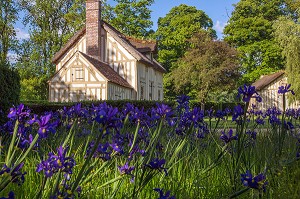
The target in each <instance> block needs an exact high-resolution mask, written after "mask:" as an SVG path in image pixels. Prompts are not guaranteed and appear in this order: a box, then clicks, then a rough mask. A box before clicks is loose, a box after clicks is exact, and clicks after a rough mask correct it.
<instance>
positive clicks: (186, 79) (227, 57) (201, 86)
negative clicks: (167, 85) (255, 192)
mask: <svg viewBox="0 0 300 199" xmlns="http://www.w3.org/2000/svg"><path fill="white" fill-rule="evenodd" d="M189 41H190V43H191V44H192V45H191V48H190V49H189V50H187V52H186V53H185V55H184V57H183V58H181V59H179V60H178V62H177V63H176V65H177V67H176V69H174V70H173V71H172V72H171V76H172V79H173V81H174V83H175V88H176V90H177V92H178V93H182V94H188V95H189V96H191V97H192V98H195V99H198V100H199V101H204V100H205V99H206V98H207V96H208V93H210V92H214V91H220V92H221V91H230V90H233V89H234V88H235V87H236V86H237V85H236V82H237V79H238V78H239V77H240V72H239V65H238V60H237V53H236V51H235V49H233V48H231V47H229V46H228V45H227V44H226V43H225V42H223V41H216V40H213V39H212V38H211V37H210V35H208V33H198V34H196V35H195V36H194V37H192V39H191V40H189ZM220 85H222V87H220Z"/></svg>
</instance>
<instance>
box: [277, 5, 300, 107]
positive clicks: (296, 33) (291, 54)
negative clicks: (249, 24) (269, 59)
mask: <svg viewBox="0 0 300 199" xmlns="http://www.w3.org/2000/svg"><path fill="white" fill-rule="evenodd" d="M299 14H300V11H299ZM299 16H300V15H299ZM299 24H300V18H299V19H298V20H293V18H292V17H291V16H290V17H280V18H279V20H278V21H276V23H275V24H274V28H275V35H276V40H277V41H278V42H279V44H280V46H281V47H282V48H283V51H282V54H283V56H284V57H285V58H286V70H285V71H286V73H287V77H288V82H289V83H290V84H292V88H293V90H294V91H295V93H296V95H295V96H294V97H293V98H292V101H293V100H294V99H297V100H300V25H299Z"/></svg>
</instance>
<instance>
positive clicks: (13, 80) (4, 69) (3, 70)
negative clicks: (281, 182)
mask: <svg viewBox="0 0 300 199" xmlns="http://www.w3.org/2000/svg"><path fill="white" fill-rule="evenodd" d="M0 85H1V89H0V99H1V100H0V110H2V111H3V112H7V111H8V108H9V107H11V106H12V105H13V104H18V103H19V99H20V76H19V74H18V72H17V71H15V70H13V69H10V68H9V67H8V66H7V65H4V64H2V65H0ZM1 120H3V118H1V117H0V122H1Z"/></svg>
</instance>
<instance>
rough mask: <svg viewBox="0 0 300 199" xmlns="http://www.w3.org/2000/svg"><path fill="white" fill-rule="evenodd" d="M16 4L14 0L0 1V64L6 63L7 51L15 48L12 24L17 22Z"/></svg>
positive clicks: (14, 34)
mask: <svg viewBox="0 0 300 199" xmlns="http://www.w3.org/2000/svg"><path fill="white" fill-rule="evenodd" d="M17 11H18V10H17V4H16V2H15V1H14V0H1V1H0V64H1V63H2V64H1V65H5V64H4V63H6V62H8V53H9V51H13V50H15V48H16V46H17V39H16V31H15V29H14V24H15V22H16V21H17V19H18V17H17V14H18V13H17Z"/></svg>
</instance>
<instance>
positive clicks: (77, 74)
mask: <svg viewBox="0 0 300 199" xmlns="http://www.w3.org/2000/svg"><path fill="white" fill-rule="evenodd" d="M72 76H73V81H84V69H83V68H74V69H73V74H72Z"/></svg>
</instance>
